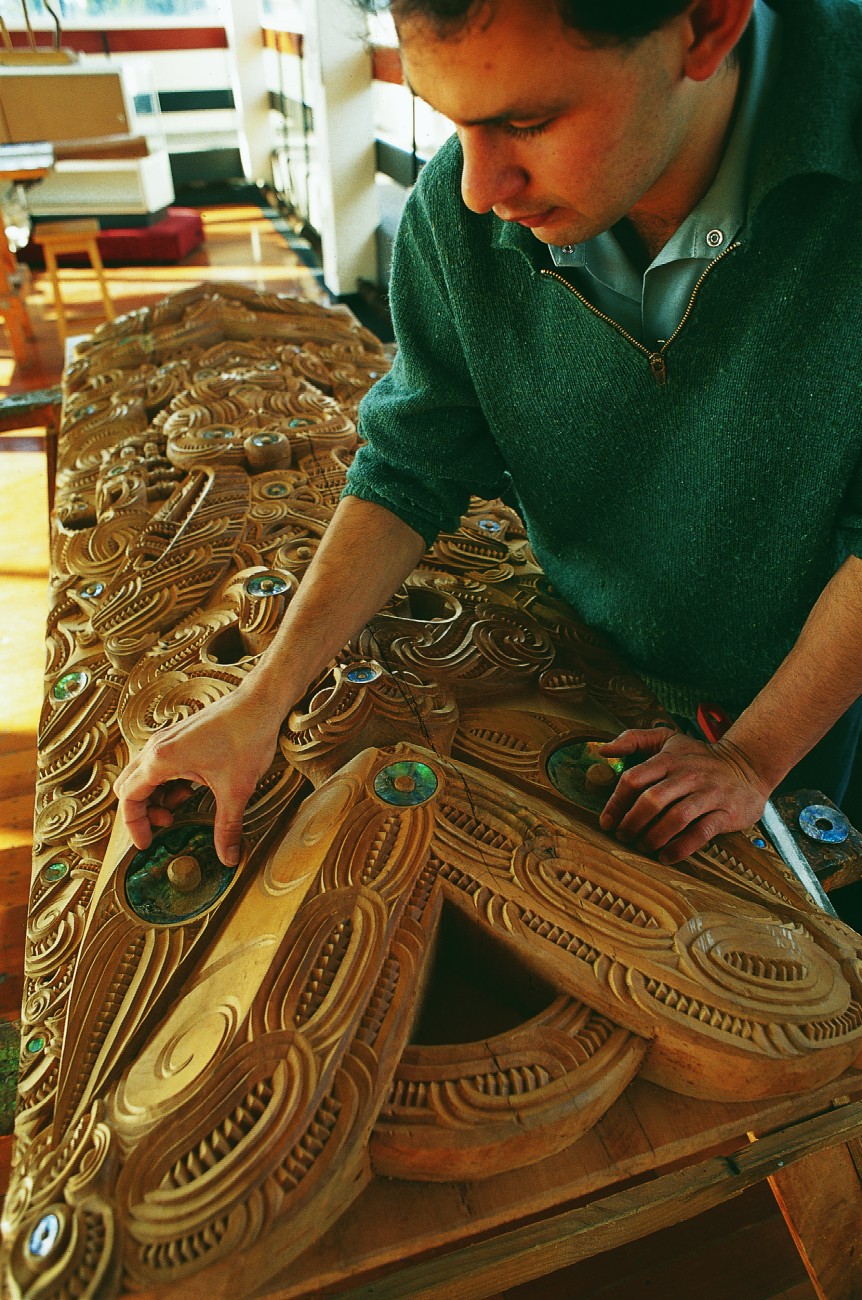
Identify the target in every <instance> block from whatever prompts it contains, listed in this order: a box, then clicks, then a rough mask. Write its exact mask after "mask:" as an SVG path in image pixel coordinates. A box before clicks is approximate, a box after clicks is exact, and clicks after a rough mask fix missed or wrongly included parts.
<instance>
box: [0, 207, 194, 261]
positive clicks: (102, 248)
mask: <svg viewBox="0 0 862 1300" xmlns="http://www.w3.org/2000/svg"><path fill="white" fill-rule="evenodd" d="M203 240H204V227H203V222H202V221H201V215H200V213H199V212H198V211H197V210H196V209H195V208H168V215H167V216H166V217H164V218H163V219H162V220H161V221H157V222H156V223H155V225H152V226H125V227H118V228H117V229H115V230H103V231H102V232H101V234H100V235H99V238H98V240H97V243H98V245H99V252H100V253H101V255H102V261H103V262H104V263H105V264H106V265H107V266H117V265H122V266H137V265H138V264H140V263H142V262H178V261H180V260H181V259H182V258H183V257H186V256H187V254H188V253H192V252H194V250H195V249H196V248H198V247H199V246H200V245H201V244H202V243H203ZM18 257H19V259H20V261H22V262H27V263H28V264H29V265H30V266H37V267H38V266H44V264H45V263H44V260H43V258H42V250H41V248H40V247H39V245H38V244H32V243H31V244H28V245H27V246H26V248H22V249H21V250H20V252H19V253H18ZM60 263H61V265H62V266H76V265H78V266H86V265H88V262H87V259H86V258H85V257H78V256H77V255H76V256H74V257H73V256H72V255H69V256H68V257H66V256H64V255H61V258H60Z"/></svg>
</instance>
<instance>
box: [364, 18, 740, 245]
mask: <svg viewBox="0 0 862 1300" xmlns="http://www.w3.org/2000/svg"><path fill="white" fill-rule="evenodd" d="M365 2H366V3H368V0H365ZM752 4H753V0H688V3H687V4H680V3H679V0H473V2H472V3H470V2H469V0H393V3H392V12H393V16H394V18H395V22H396V26H397V28H398V36H399V41H400V45H401V54H402V59H403V63H404V69H405V74H406V76H407V79H408V81H409V83H410V85H411V86H412V88H413V89H414V90H415V92H416V93H417V94H418V95H419V96H420V97H421V98H422V99H425V100H426V101H427V102H428V103H429V104H431V105H432V107H434V108H436V109H439V111H440V112H441V113H443V115H444V116H446V117H448V118H450V119H451V120H452V121H453V122H454V123H455V127H456V130H457V132H458V136H459V137H460V140H461V145H462V148H463V151H464V172H463V178H462V195H463V198H464V202H465V203H466V204H467V206H468V207H469V208H471V209H473V211H476V212H487V211H489V210H493V211H494V212H495V213H496V215H497V216H499V217H501V218H502V219H503V220H505V221H519V222H521V224H523V225H525V226H527V227H528V228H529V229H531V230H532V231H533V233H534V234H535V235H536V237H537V238H538V239H540V240H542V241H543V242H545V243H553V244H572V243H579V242H581V241H582V240H584V239H588V238H591V237H592V236H594V235H596V234H598V233H600V232H601V231H603V230H607V229H609V228H610V227H611V226H612V225H614V224H616V222H618V221H619V220H621V219H622V218H623V217H625V216H629V217H631V219H632V221H633V222H634V223H635V225H636V226H637V227H639V228H640V229H641V232H642V233H644V231H645V230H646V231H647V232H649V230H650V228H651V226H654V227H655V229H656V230H657V231H660V230H661V229H662V228H664V229H666V230H667V231H668V233H669V232H670V230H672V229H674V228H675V226H676V225H678V224H679V222H680V221H681V220H682V219H683V218H684V217H685V215H686V214H687V213H688V212H689V211H690V210H691V208H692V207H693V206H694V204H695V203H696V202H697V201H698V200H699V198H700V197H701V196H702V194H703V193H704V191H705V189H706V187H707V185H708V184H709V182H710V180H711V179H712V175H713V174H714V171H715V166H716V164H717V161H718V159H719V158H720V156H721V151H722V147H723V143H724V139H725V135H726V131H727V126H728V122H729V120H730V116H731V113H732V108H733V100H734V93H735V88H736V78H735V77H731V76H728V75H724V74H725V73H726V69H727V66H728V63H727V61H728V56H729V55H730V53H731V52H732V50H733V49H734V47H735V45H736V43H737V41H738V40H739V38H740V36H741V34H742V31H743V30H744V28H745V25H746V23H747V21H748V19H749V17H750V14H751V8H752ZM444 10H446V11H448V19H447V18H446V15H445V14H444V12H443V11H444ZM456 11H457V12H456ZM575 13H577V14H578V15H580V18H579V21H583V22H587V21H588V20H589V21H590V22H592V21H598V20H599V16H600V15H601V24H602V25H601V29H600V30H599V31H596V30H595V29H593V28H591V29H590V30H589V31H586V30H584V29H582V28H581V27H580V26H577V25H575V24H573V22H572V21H571V19H572V17H573V15H574V14H575ZM647 13H648V14H649V15H650V17H649V19H648V20H647V19H646V17H645V16H644V15H645V14H647ZM611 15H612V17H611ZM645 26H646V27H647V30H646V32H645V31H644V27H645ZM648 242H649V239H648ZM661 242H663V239H662V240H661ZM659 246H660V245H659Z"/></svg>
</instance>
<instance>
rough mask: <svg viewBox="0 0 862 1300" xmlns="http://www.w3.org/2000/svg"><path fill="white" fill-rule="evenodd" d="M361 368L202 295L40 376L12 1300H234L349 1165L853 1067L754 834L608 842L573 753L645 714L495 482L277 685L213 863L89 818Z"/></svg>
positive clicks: (325, 344)
mask: <svg viewBox="0 0 862 1300" xmlns="http://www.w3.org/2000/svg"><path fill="white" fill-rule="evenodd" d="M388 366H389V358H388V356H387V354H386V352H385V351H384V349H383V348H381V346H380V345H379V344H378V343H377V341H376V340H375V339H374V338H373V336H372V335H370V334H368V333H367V332H366V331H365V330H363V329H362V328H360V327H359V326H358V325H357V323H356V322H355V320H354V319H353V318H352V316H351V315H350V314H349V313H348V312H346V311H344V310H343V309H326V308H322V307H318V306H316V305H314V304H312V303H308V302H303V301H300V300H296V299H292V298H286V297H281V296H278V295H269V296H260V295H257V294H255V293H253V292H252V291H251V290H248V289H245V288H243V287H242V286H236V285H210V286H207V287H201V288H194V289H190V290H188V291H185V292H183V293H179V294H174V295H172V296H171V297H169V298H166V299H164V300H163V301H162V302H161V303H159V304H157V305H156V306H155V307H153V308H148V309H144V310H141V311H138V312H134V313H131V314H130V315H129V316H127V317H124V318H123V319H121V320H118V321H115V322H113V323H111V324H109V325H106V326H102V327H100V328H99V329H98V330H97V331H96V333H95V335H94V336H93V338H92V339H91V340H90V341H89V342H88V343H86V344H84V345H83V346H82V347H81V348H80V349H79V353H78V355H77V357H76V359H75V360H74V361H73V362H72V363H71V365H70V366H69V367H68V369H67V373H66V376H65V381H64V383H65V403H64V415H63V422H62V431H61V441H60V448H59V468H58V478H57V497H56V509H55V512H54V516H53V519H52V572H51V611H50V614H49V619H48V630H47V644H48V667H47V673H46V686H45V705H44V709H43V714H42V719H41V724H40V735H39V776H38V789H37V806H36V823H35V826H36V832H35V840H36V843H35V855H34V856H35V860H34V876H33V888H32V895H31V901H30V909H29V919H28V927H27V941H26V968H25V989H24V1003H23V1010H22V1017H23V1036H22V1047H21V1075H20V1088H19V1094H20V1102H19V1112H18V1116H17V1121H16V1130H15V1133H16V1137H15V1154H14V1165H13V1171H12V1180H11V1185H10V1189H9V1193H8V1196H7V1199H6V1204H5V1209H4V1216H3V1258H2V1278H3V1282H2V1286H3V1294H5V1295H8V1296H9V1297H15V1298H17V1300H24V1298H25V1297H27V1298H28V1300H31V1298H32V1300H36V1298H37V1297H38V1300H73V1297H74V1298H77V1297H89V1298H91V1300H110V1297H111V1296H114V1295H119V1294H121V1293H123V1292H125V1291H135V1290H141V1289H143V1290H146V1291H148V1292H156V1293H164V1294H165V1295H173V1296H188V1295H213V1296H216V1295H227V1294H231V1295H233V1296H235V1295H238V1294H240V1292H239V1291H238V1290H237V1287H238V1286H239V1285H241V1284H240V1283H238V1282H237V1279H238V1278H247V1279H248V1290H249V1291H251V1290H254V1291H257V1292H259V1291H260V1290H261V1288H262V1287H264V1286H265V1285H266V1282H267V1279H268V1278H270V1277H272V1276H274V1275H275V1274H276V1273H282V1272H283V1271H284V1270H285V1268H287V1267H288V1266H289V1264H290V1261H291V1260H292V1259H293V1258H295V1257H296V1256H297V1255H298V1254H299V1253H300V1252H302V1251H303V1250H304V1249H306V1248H307V1247H308V1246H309V1245H311V1244H312V1243H313V1242H314V1241H315V1240H316V1239H317V1238H318V1237H319V1236H320V1235H321V1234H322V1233H323V1232H324V1231H325V1230H326V1228H327V1227H328V1226H329V1225H330V1224H331V1223H333V1222H334V1221H335V1220H336V1219H337V1218H338V1217H339V1215H340V1214H342V1213H343V1211H344V1210H345V1209H346V1207H347V1206H348V1205H349V1204H350V1203H351V1201H352V1200H353V1199H354V1198H355V1197H356V1196H357V1195H358V1194H359V1192H360V1191H361V1190H362V1188H363V1187H364V1186H365V1185H366V1184H367V1183H368V1182H369V1180H370V1179H372V1178H373V1177H375V1176H376V1175H388V1176H395V1177H398V1178H403V1179H415V1180H438V1181H441V1180H442V1181H446V1180H456V1179H474V1178H481V1177H487V1176H489V1175H492V1174H497V1173H502V1172H505V1171H509V1170H513V1169H518V1168H520V1167H522V1166H524V1165H527V1164H529V1163H532V1162H534V1161H537V1160H541V1159H543V1158H545V1157H548V1156H551V1155H554V1154H556V1153H558V1152H559V1151H561V1150H563V1149H564V1148H566V1147H568V1146H569V1145H570V1144H572V1143H574V1142H577V1141H578V1139H579V1138H581V1137H582V1136H583V1135H584V1134H586V1133H587V1132H588V1131H589V1129H590V1128H592V1126H593V1125H595V1124H596V1123H597V1121H598V1120H599V1119H600V1118H601V1117H602V1115H604V1114H605V1112H606V1111H607V1110H608V1109H609V1108H610V1107H611V1106H612V1105H613V1103H614V1102H615V1101H616V1100H617V1098H619V1097H620V1096H621V1095H622V1094H623V1093H624V1092H625V1089H626V1088H627V1087H628V1086H629V1084H630V1083H631V1082H632V1081H633V1080H634V1079H635V1078H636V1077H638V1076H640V1077H642V1078H645V1079H647V1080H649V1081H651V1082H652V1083H653V1084H655V1085H657V1086H658V1087H660V1088H664V1089H667V1090H668V1091H669V1092H681V1093H685V1094H688V1095H691V1096H694V1097H702V1098H707V1099H718V1100H742V1099H750V1100H756V1099H760V1098H765V1097H769V1096H774V1095H780V1094H784V1093H790V1092H794V1091H801V1090H804V1089H807V1088H811V1087H814V1086H817V1085H820V1084H823V1083H826V1082H830V1081H831V1080H833V1079H837V1078H839V1076H840V1075H841V1074H842V1073H843V1072H844V1071H845V1070H847V1069H848V1068H850V1067H852V1066H854V1065H856V1064H858V1063H859V1061H860V1058H862V941H860V939H859V938H858V936H856V935H855V934H854V933H853V932H852V931H851V930H849V929H848V928H846V927H845V926H843V925H842V924H841V923H839V922H837V921H834V920H832V919H830V918H828V917H825V916H823V915H821V914H819V913H814V912H812V909H811V907H810V906H809V905H808V903H807V902H806V900H805V899H804V897H803V896H802V895H801V893H800V891H799V889H798V887H797V886H796V885H795V884H794V883H793V881H792V880H790V879H788V876H787V874H786V872H785V870H784V868H783V866H782V864H781V863H780V860H779V859H778V858H777V857H776V856H775V854H774V853H773V852H772V850H771V849H769V848H768V847H766V848H764V847H760V846H759V845H756V844H755V843H754V837H753V836H750V835H744V834H737V835H731V836H725V837H722V838H721V839H720V840H719V841H716V842H715V843H713V844H711V845H710V846H708V847H707V848H706V849H705V850H703V851H702V852H700V853H698V854H695V855H694V856H693V857H692V858H691V859H689V860H688V861H687V862H685V863H683V864H681V865H680V866H678V867H665V866H662V865H660V864H658V863H656V862H653V861H651V860H650V859H647V858H646V857H644V856H642V855H640V854H638V853H635V852H632V851H629V850H626V849H624V848H622V847H621V846H620V845H619V844H617V843H616V842H615V841H614V840H611V839H609V838H608V837H607V836H605V835H604V834H603V833H602V832H601V831H600V829H599V825H598V815H599V812H600V811H601V808H602V806H603V804H604V802H605V800H606V798H607V795H608V792H609V790H610V788H611V787H612V785H613V783H614V781H615V780H616V779H617V778H618V771H617V768H618V767H619V766H620V765H619V764H616V765H614V764H612V763H609V762H607V761H606V760H604V759H602V757H601V755H600V752H599V751H598V749H597V742H601V741H602V740H605V739H609V738H611V737H612V736H614V735H615V734H617V733H618V732H619V730H620V729H621V728H622V727H623V726H628V725H633V724H635V725H640V726H649V725H653V724H656V723H664V724H665V725H667V724H668V723H669V722H670V720H669V718H668V717H667V715H665V714H664V712H663V710H662V709H661V706H660V705H659V703H658V702H657V701H656V700H655V699H654V698H653V697H652V695H651V694H650V692H649V691H648V690H647V689H646V688H645V686H644V685H643V684H642V683H641V682H640V681H639V680H638V679H637V678H636V677H635V676H634V675H633V674H632V673H631V671H630V670H629V669H628V667H627V666H626V665H625V664H624V663H623V662H622V661H620V660H619V659H618V658H617V656H616V655H614V654H613V653H612V652H611V651H610V650H609V648H608V647H607V646H606V645H605V644H604V642H603V640H602V638H601V637H600V636H598V635H597V634H596V633H595V632H593V631H592V630H591V629H590V628H588V627H585V626H584V625H583V624H582V623H581V622H580V620H579V619H578V618H577V616H576V614H575V612H574V611H573V610H571V609H570V608H568V607H567V606H566V605H565V604H564V602H563V601H561V600H560V598H559V597H558V596H557V594H556V593H555V592H554V591H553V590H552V589H551V588H550V586H549V584H548V583H547V581H546V579H545V577H544V575H543V573H542V571H541V569H540V568H539V566H538V565H537V563H536V560H535V557H534V555H533V552H532V549H531V547H530V542H529V538H528V536H527V534H526V531H525V529H524V526H523V523H522V521H521V520H520V519H519V518H518V516H517V514H516V513H515V512H514V511H513V510H512V509H511V508H509V507H508V506H506V505H504V504H503V503H502V502H494V501H479V500H475V501H473V502H472V504H471V507H470V510H469V512H468V514H467V515H466V516H465V517H464V519H463V521H462V526H461V528H460V530H459V531H458V532H457V533H453V534H447V535H444V536H441V537H440V538H439V539H438V540H437V541H436V542H435V544H434V546H433V547H432V548H431V549H430V550H429V552H428V553H427V554H426V555H425V557H424V558H423V560H422V562H421V563H420V565H419V566H418V568H417V570H416V572H415V573H414V574H413V575H412V576H411V577H410V578H408V580H407V581H406V582H405V583H404V585H403V586H402V588H401V589H400V590H399V591H398V592H397V593H396V594H395V596H394V597H393V598H392V600H391V601H389V603H388V604H387V605H386V607H385V608H384V609H383V610H381V612H380V613H379V614H378V616H377V617H376V618H375V619H374V620H373V621H372V623H371V624H370V625H369V626H368V627H366V628H364V629H362V630H361V631H360V632H359V633H358V634H357V635H356V636H355V637H354V638H353V640H352V641H351V642H350V643H349V644H348V645H347V646H345V647H344V648H343V650H342V651H341V652H340V654H339V655H338V656H337V657H336V659H335V661H334V662H333V663H332V664H331V665H329V667H328V668H327V670H326V671H325V672H324V673H323V674H321V676H320V678H319V680H317V681H316V682H314V683H313V684H312V686H311V687H310V688H309V690H308V692H307V693H306V695H305V697H304V698H303V699H301V700H299V701H298V702H297V703H296V705H295V707H294V708H293V709H292V710H291V712H290V714H289V716H288V717H287V718H286V719H285V721H284V724H283V726H282V730H281V736H280V743H279V748H278V753H277V755H276V758H275V760H274V762H273V764H272V767H271V768H270V770H269V772H268V773H267V774H266V776H265V777H264V778H263V780H262V781H261V782H260V783H259V784H258V787H257V789H256V791H255V794H254V796H253V798H252V800H251V803H250V805H249V808H248V810H247V813H246V818H245V822H244V841H243V849H242V856H241V860H240V863H239V865H238V866H237V867H235V868H232V869H228V868H225V867H224V866H222V864H221V863H220V862H219V861H218V859H217V857H216V854H215V851H214V847H213V838H212V821H213V811H214V809H213V802H212V796H211V795H210V794H209V792H208V791H206V790H198V791H195V793H194V794H193V796H192V797H191V799H190V800H189V801H188V803H187V804H186V805H184V806H183V807H182V808H181V809H180V810H179V812H178V814H177V816H176V818H175V821H174V823H173V825H172V826H170V827H169V828H167V829H165V830H163V831H161V832H159V833H158V834H157V835H156V836H155V839H154V841H153V844H152V845H151V847H150V848H149V849H148V850H146V851H138V850H136V849H135V848H134V847H133V846H132V845H131V844H130V842H129V840H128V838H127V837H126V835H125V831H124V829H123V828H122V827H121V826H118V825H116V824H115V814H116V805H115V800H114V797H113V793H112V783H113V781H114V779H115V778H116V776H117V774H118V773H119V771H120V770H121V769H122V767H123V765H124V764H125V763H126V761H127V760H128V757H129V755H130V754H132V753H135V752H137V751H138V750H139V749H140V748H141V746H143V745H144V744H145V743H146V741H147V739H148V738H149V737H150V736H152V735H153V734H154V733H156V732H157V731H158V730H159V729H160V728H161V727H163V726H165V725H166V724H169V723H171V722H173V721H176V720H178V719H181V718H183V717H187V716H189V715H190V714H192V713H194V712H195V711H197V710H199V709H202V708H205V707H206V706H207V705H208V704H209V703H211V702H212V701H213V700H215V699H218V698H219V697H221V696H223V695H225V694H226V693H227V692H230V691H232V690H234V689H235V688H236V687H237V686H238V685H239V684H240V683H241V682H242V681H243V679H244V678H245V676H246V675H247V674H248V673H249V672H250V671H251V670H252V669H253V667H254V665H255V663H256V662H257V659H258V657H259V656H260V654H261V653H262V652H263V651H264V649H265V648H266V647H267V645H268V644H269V643H270V641H271V639H272V637H273V636H274V634H275V632H276V629H277V627H278V625H279V622H280V620H281V618H282V616H283V614H284V611H285V609H286V608H287V606H288V605H289V603H290V601H291V599H292V598H293V596H294V594H295V592H296V590H297V588H298V585H299V583H300V582H301V581H302V578H303V575H304V573H305V571H306V569H307V568H308V565H309V564H310V562H311V560H312V559H313V557H314V554H315V551H316V548H317V546H318V544H319V542H320V539H321V538H322V536H323V534H324V533H325V531H326V527H327V525H328V522H329V520H330V519H331V517H332V514H333V511H334V510H335V507H336V505H337V502H338V499H339V495H340V493H341V490H342V488H343V486H344V478H345V473H346V470H347V468H348V466H349V464H350V460H351V458H352V456H353V454H354V451H355V447H356V439H357V434H356V415H357V407H358V403H359V400H360V399H361V397H362V395H363V393H364V392H366V391H367V389H368V388H369V387H370V385H371V384H373V383H374V382H375V381H376V380H377V378H379V377H380V376H381V375H383V374H384V373H385V371H386V370H387V368H388ZM238 1259H239V1260H240V1261H241V1266H238V1263H237V1261H238Z"/></svg>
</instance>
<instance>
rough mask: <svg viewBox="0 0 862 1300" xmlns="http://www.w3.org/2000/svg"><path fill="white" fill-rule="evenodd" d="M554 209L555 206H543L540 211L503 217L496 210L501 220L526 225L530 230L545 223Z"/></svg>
mask: <svg viewBox="0 0 862 1300" xmlns="http://www.w3.org/2000/svg"><path fill="white" fill-rule="evenodd" d="M555 211H556V209H555V208H545V209H544V211H542V212H525V213H524V214H523V215H521V216H505V217H504V216H502V214H501V213H499V212H498V213H497V216H498V217H500V220H501V221H509V222H514V223H516V224H517V225H519V226H526V227H527V228H528V229H529V230H532V229H533V228H534V227H535V226H545V225H547V223H548V220H549V218H550V217H551V216H552V214H553V213H554V212H555Z"/></svg>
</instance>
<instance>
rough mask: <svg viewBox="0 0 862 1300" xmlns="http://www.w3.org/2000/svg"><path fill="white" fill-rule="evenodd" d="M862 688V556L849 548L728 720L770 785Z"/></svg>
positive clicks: (734, 741)
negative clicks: (754, 692)
mask: <svg viewBox="0 0 862 1300" xmlns="http://www.w3.org/2000/svg"><path fill="white" fill-rule="evenodd" d="M860 695H862V560H859V559H857V558H856V557H855V556H851V557H850V558H849V559H848V560H847V561H846V562H845V563H844V564H843V565H842V567H841V568H840V569H839V570H838V572H837V573H836V574H835V576H834V577H833V578H832V580H831V581H830V582H829V583H828V584H827V586H826V587H825V588H824V590H823V592H822V594H821V596H820V598H819V599H818V601H817V603H816V604H815V606H814V608H813V609H812V611H811V614H810V615H809V617H808V619H807V621H806V623H805V626H804V627H803V629H802V632H801V633H800V635H799V639H798V640H797V642H796V644H795V645H794V647H793V649H792V650H791V651H790V653H789V654H788V656H787V658H786V659H785V660H784V662H783V663H782V664H781V666H780V667H779V668H778V670H777V671H776V673H775V674H774V676H773V677H772V678H771V679H770V681H769V682H768V683H767V685H766V686H765V687H764V688H763V690H762V691H761V692H760V694H759V695H758V696H757V697H756V698H755V699H754V700H753V701H752V703H751V704H750V705H749V706H748V708H747V709H746V710H745V711H744V712H743V713H742V714H740V716H739V718H738V719H737V720H736V722H735V723H734V724H733V726H732V727H730V728H729V729H728V731H727V733H726V736H725V738H724V742H723V743H724V745H725V746H726V747H728V748H730V747H731V746H732V747H733V748H734V749H735V750H737V751H739V752H740V753H741V754H742V756H743V757H744V758H745V760H746V761H747V762H748V763H749V764H750V765H751V767H752V768H753V770H754V771H755V772H756V773H757V774H758V776H759V777H760V778H761V780H762V781H763V783H764V785H765V786H766V787H768V788H769V789H770V790H772V789H774V788H775V787H776V786H777V785H778V783H779V782H780V781H782V780H783V779H784V777H785V776H786V775H787V773H788V772H789V771H790V770H791V769H792V768H793V767H794V766H795V765H796V763H798V762H799V761H800V759H802V758H804V756H805V755H806V754H807V753H808V752H809V750H810V749H812V748H813V747H814V745H816V743H817V741H818V740H820V739H821V737H823V736H824V735H825V734H826V732H827V731H828V730H829V729H830V727H831V726H832V725H833V723H835V722H836V721H837V720H838V718H840V717H841V715H842V714H843V713H844V712H846V710H847V709H848V708H849V707H850V706H851V704H853V703H854V701H855V700H856V699H858V698H859V696H860Z"/></svg>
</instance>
